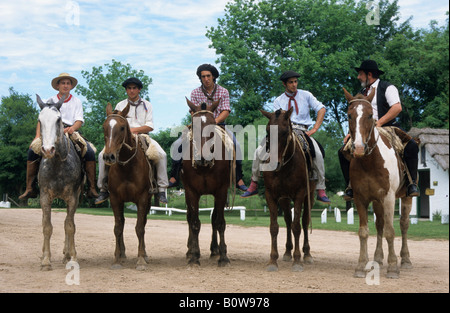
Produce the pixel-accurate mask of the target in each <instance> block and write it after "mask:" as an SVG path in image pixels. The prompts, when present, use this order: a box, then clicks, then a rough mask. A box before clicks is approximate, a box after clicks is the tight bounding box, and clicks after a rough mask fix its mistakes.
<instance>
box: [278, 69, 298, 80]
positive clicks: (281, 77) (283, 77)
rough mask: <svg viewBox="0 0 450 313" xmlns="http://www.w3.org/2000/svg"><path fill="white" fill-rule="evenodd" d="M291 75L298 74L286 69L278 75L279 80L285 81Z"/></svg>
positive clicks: (296, 75) (295, 75)
mask: <svg viewBox="0 0 450 313" xmlns="http://www.w3.org/2000/svg"><path fill="white" fill-rule="evenodd" d="M291 77H300V74H299V73H297V72H294V71H286V72H284V73H283V74H281V76H280V80H281V81H283V82H286V81H287V80H288V79H289V78H291Z"/></svg>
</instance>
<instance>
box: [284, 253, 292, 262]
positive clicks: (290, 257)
mask: <svg viewBox="0 0 450 313" xmlns="http://www.w3.org/2000/svg"><path fill="white" fill-rule="evenodd" d="M291 260H292V255H291V254H290V253H289V254H288V253H286V254H284V255H283V261H285V262H290V261H291Z"/></svg>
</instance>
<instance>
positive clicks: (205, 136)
mask: <svg viewBox="0 0 450 313" xmlns="http://www.w3.org/2000/svg"><path fill="white" fill-rule="evenodd" d="M186 102H187V104H188V106H189V108H190V109H191V111H192V141H193V156H192V157H193V158H194V160H195V164H196V165H198V166H212V165H213V164H214V163H213V162H214V161H213V158H212V154H213V153H214V145H211V147H210V150H211V151H209V152H210V153H209V152H208V151H203V146H204V145H205V143H206V142H208V141H209V140H212V138H213V137H214V135H215V131H214V130H215V125H216V120H215V119H214V111H215V110H216V108H217V106H218V105H219V102H220V99H219V100H217V101H214V102H213V103H212V104H211V105H208V104H206V103H204V102H203V103H201V104H200V105H195V104H194V103H193V102H191V101H189V99H187V98H186Z"/></svg>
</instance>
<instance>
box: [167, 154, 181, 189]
mask: <svg viewBox="0 0 450 313" xmlns="http://www.w3.org/2000/svg"><path fill="white" fill-rule="evenodd" d="M182 162H183V159H180V160H177V161H175V160H173V161H172V171H171V172H170V179H172V178H174V179H175V182H171V181H169V188H173V187H177V186H178V185H179V184H180V171H181V167H182V165H183V163H182Z"/></svg>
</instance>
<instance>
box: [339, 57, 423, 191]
mask: <svg viewBox="0 0 450 313" xmlns="http://www.w3.org/2000/svg"><path fill="white" fill-rule="evenodd" d="M355 70H356V71H357V72H358V80H359V81H360V82H361V86H362V87H363V89H361V91H360V93H361V94H362V95H364V96H367V95H368V94H370V92H372V90H374V89H375V90H376V94H375V96H374V97H373V100H372V102H371V104H372V109H373V119H374V120H375V121H376V127H385V126H394V127H397V128H396V130H395V133H396V134H397V135H399V137H400V139H401V141H402V142H403V145H404V150H403V160H404V162H405V164H406V167H407V169H408V172H409V174H408V179H409V180H410V181H409V185H408V189H407V196H408V197H416V196H419V188H418V186H417V165H418V162H419V157H418V154H419V147H418V146H417V143H416V141H415V140H414V139H412V138H411V137H410V136H409V135H407V134H406V133H405V132H403V131H402V130H401V129H400V128H398V123H397V122H396V120H395V119H396V117H397V116H398V115H399V114H400V112H401V111H402V105H401V102H400V96H399V93H398V90H397V88H396V87H395V86H394V85H392V84H391V83H389V82H387V81H383V80H380V78H379V77H380V75H382V74H384V72H383V71H381V70H379V69H378V64H377V63H376V62H375V61H373V60H365V61H363V62H362V63H361V66H360V67H355ZM349 138H350V134H348V135H347V136H346V137H345V139H344V143H347V141H348V139H349ZM338 155H339V162H340V165H341V170H342V173H343V175H344V179H345V182H346V184H347V186H348V187H347V189H346V190H345V194H344V197H345V198H346V199H352V198H353V190H352V187H351V182H350V178H349V177H350V176H349V171H350V161H349V160H348V159H347V158H346V156H345V153H344V147H342V148H341V149H339V152H338Z"/></svg>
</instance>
